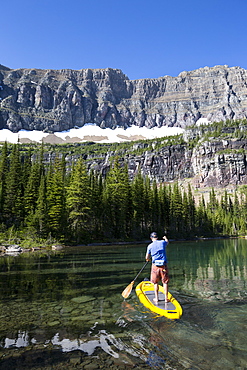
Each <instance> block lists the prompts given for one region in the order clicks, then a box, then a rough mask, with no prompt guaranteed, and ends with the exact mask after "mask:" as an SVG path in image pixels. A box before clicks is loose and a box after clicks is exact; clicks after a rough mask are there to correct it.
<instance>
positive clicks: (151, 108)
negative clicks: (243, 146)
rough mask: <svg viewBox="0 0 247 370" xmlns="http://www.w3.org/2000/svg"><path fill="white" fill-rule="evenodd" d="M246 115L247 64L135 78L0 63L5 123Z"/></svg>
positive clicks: (62, 125) (0, 124)
mask: <svg viewBox="0 0 247 370" xmlns="http://www.w3.org/2000/svg"><path fill="white" fill-rule="evenodd" d="M246 117H247V70H245V69H242V68H240V67H228V66H215V67H212V68H209V67H205V68H200V69H197V70H194V71H190V72H181V73H180V74H179V75H178V76H177V77H171V76H164V77H160V78H156V79H140V80H129V78H128V77H127V76H126V75H125V74H124V73H123V72H122V71H121V70H119V69H111V68H107V69H82V70H40V69H15V70H13V69H9V68H7V67H4V66H2V65H0V129H3V128H6V129H9V130H11V131H12V132H18V131H19V130H21V129H25V130H39V131H45V132H55V131H65V130H68V129H71V128H74V127H82V126H84V125H85V124H86V123H95V124H97V125H98V126H100V127H101V128H111V129H115V128H116V127H123V128H127V127H130V126H131V125H136V126H139V127H147V128H153V127H161V126H169V127H181V128H185V127H187V126H188V125H191V124H193V123H195V122H196V121H197V120H198V119H199V118H207V119H208V120H209V121H216V122H219V121H221V120H223V121H225V120H227V119H234V120H235V119H241V118H246Z"/></svg>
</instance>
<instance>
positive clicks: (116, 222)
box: [104, 159, 130, 238]
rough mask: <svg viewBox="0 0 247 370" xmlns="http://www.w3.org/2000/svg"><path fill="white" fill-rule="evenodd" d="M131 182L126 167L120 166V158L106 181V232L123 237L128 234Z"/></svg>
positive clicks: (109, 234)
mask: <svg viewBox="0 0 247 370" xmlns="http://www.w3.org/2000/svg"><path fill="white" fill-rule="evenodd" d="M129 198H130V184H129V179H128V173H127V172H126V167H124V168H120V165H119V161H118V159H116V160H115V162H114V164H113V166H112V167H111V169H110V171H109V173H108V175H107V177H106V182H105V191H104V202H105V221H106V234H107V235H108V236H112V237H114V238H123V237H126V236H127V234H128V225H129V219H128V217H129V208H128V207H129V202H130V199H129Z"/></svg>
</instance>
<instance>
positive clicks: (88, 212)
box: [0, 143, 247, 244]
mask: <svg viewBox="0 0 247 370" xmlns="http://www.w3.org/2000/svg"><path fill="white" fill-rule="evenodd" d="M19 148H20V145H19V144H16V145H13V146H11V149H9V148H8V146H7V143H5V144H4V145H3V147H2V151H1V157H0V225H1V230H0V232H1V233H2V235H6V234H7V233H9V232H10V230H11V232H12V233H13V232H14V231H15V232H18V233H19V234H22V235H23V236H24V237H25V235H26V236H29V237H30V236H31V237H32V238H33V239H36V240H47V239H49V238H50V239H53V240H57V241H60V242H67V243H76V244H77V243H88V242H90V241H101V242H102V241H109V240H111V241H116V240H142V239H144V238H145V239H146V238H147V237H148V235H149V233H150V231H152V230H156V231H158V232H159V233H160V235H161V234H163V233H167V235H168V236H169V237H170V238H191V237H194V236H200V237H201V236H216V235H240V234H244V235H245V234H247V230H246V219H247V217H246V216H247V197H246V194H247V191H246V189H245V187H243V191H242V193H239V194H237V193H235V194H234V196H230V195H229V194H227V192H225V194H224V195H223V196H222V197H221V199H220V200H219V199H217V197H216V195H215V192H214V190H213V189H212V190H211V192H210V197H209V200H208V201H207V202H205V200H204V198H203V197H201V199H200V201H199V204H197V205H196V204H195V199H194V196H193V193H192V189H191V187H190V186H188V188H187V189H185V190H182V189H181V188H180V186H179V185H178V183H174V184H171V185H166V184H156V183H155V182H153V183H152V184H151V183H150V180H149V179H148V178H147V177H143V176H142V174H141V173H140V172H139V173H137V174H136V176H135V178H134V180H133V181H130V180H129V176H128V170H127V166H124V167H123V166H120V164H119V162H118V160H117V159H115V161H114V162H113V163H112V166H111V168H110V170H109V172H108V174H107V175H106V177H105V178H102V176H101V175H100V174H96V173H93V172H91V173H88V171H87V168H86V165H85V163H84V161H83V159H79V160H77V161H76V162H75V163H73V165H72V168H71V169H70V170H69V171H68V169H66V161H65V157H64V156H63V157H61V156H60V157H59V156H57V157H56V158H55V160H54V161H52V162H50V163H49V165H46V166H45V165H44V160H43V156H44V148H43V146H42V147H41V149H40V151H39V153H37V155H36V156H35V158H36V159H35V161H32V155H31V152H29V153H26V154H25V155H23V153H22V154H21V153H20V150H19Z"/></svg>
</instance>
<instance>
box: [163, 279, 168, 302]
mask: <svg viewBox="0 0 247 370" xmlns="http://www.w3.org/2000/svg"><path fill="white" fill-rule="evenodd" d="M163 287H164V294H165V302H169V299H168V283H163Z"/></svg>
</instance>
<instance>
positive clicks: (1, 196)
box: [0, 141, 8, 222]
mask: <svg viewBox="0 0 247 370" xmlns="http://www.w3.org/2000/svg"><path fill="white" fill-rule="evenodd" d="M7 173H8V146H7V142H6V141H5V143H4V145H3V147H2V152H1V160H0V222H2V221H3V205H4V200H5V197H6V190H7V183H6V177H7Z"/></svg>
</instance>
